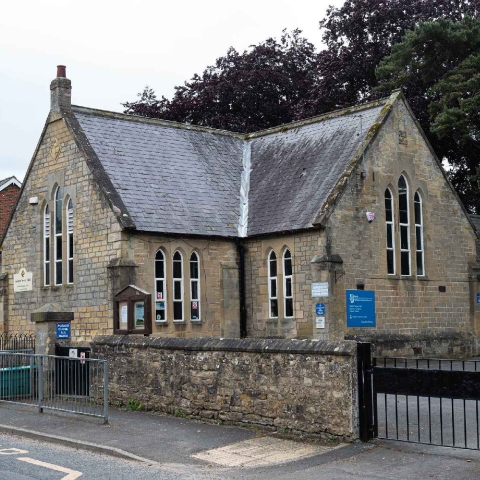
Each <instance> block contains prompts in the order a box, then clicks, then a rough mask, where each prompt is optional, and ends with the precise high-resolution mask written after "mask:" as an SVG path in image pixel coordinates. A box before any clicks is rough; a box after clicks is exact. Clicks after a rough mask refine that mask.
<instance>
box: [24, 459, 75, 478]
mask: <svg viewBox="0 0 480 480" xmlns="http://www.w3.org/2000/svg"><path fill="white" fill-rule="evenodd" d="M17 460H21V461H22V462H27V463H31V464H32V465H38V466H39V467H45V468H49V469H50V470H56V471H57V472H62V473H67V474H68V475H66V476H65V477H63V478H62V480H75V479H76V478H79V477H81V476H82V475H83V473H82V472H77V471H76V470H70V469H69V468H65V467H60V466H59V465H54V464H53V463H47V462H41V461H40V460H35V459H34V458H28V457H19V458H17Z"/></svg>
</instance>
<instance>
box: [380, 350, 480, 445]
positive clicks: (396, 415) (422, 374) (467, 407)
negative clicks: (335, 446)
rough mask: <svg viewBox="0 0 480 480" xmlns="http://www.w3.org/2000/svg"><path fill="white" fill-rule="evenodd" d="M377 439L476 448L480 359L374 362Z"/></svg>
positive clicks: (479, 418)
mask: <svg viewBox="0 0 480 480" xmlns="http://www.w3.org/2000/svg"><path fill="white" fill-rule="evenodd" d="M373 365H374V368H373V394H374V395H373V396H374V415H375V427H376V435H375V436H378V437H379V438H386V439H393V440H398V441H404V442H412V443H423V444H428V445H442V446H449V447H457V448H466V449H473V450H479V449H480V415H479V401H480V361H479V360H450V359H436V358H435V359H412V358H376V359H374V364H373Z"/></svg>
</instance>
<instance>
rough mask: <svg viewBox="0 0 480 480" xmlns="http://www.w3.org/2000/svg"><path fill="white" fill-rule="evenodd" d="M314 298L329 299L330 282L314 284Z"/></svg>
mask: <svg viewBox="0 0 480 480" xmlns="http://www.w3.org/2000/svg"><path fill="white" fill-rule="evenodd" d="M312 297H328V282H322V283H312Z"/></svg>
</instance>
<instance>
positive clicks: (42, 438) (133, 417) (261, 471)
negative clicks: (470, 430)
mask: <svg viewBox="0 0 480 480" xmlns="http://www.w3.org/2000/svg"><path fill="white" fill-rule="evenodd" d="M110 416H111V423H110V425H103V424H102V422H101V420H97V419H90V418H86V417H73V416H68V415H63V414H51V413H43V414H39V413H37V412H36V411H35V410H33V409H30V408H27V407H22V406H18V405H10V404H4V403H0V424H1V427H0V431H2V432H3V433H15V436H9V438H11V439H12V440H11V442H10V443H12V445H13V444H15V442H16V441H18V442H22V441H26V440H22V437H23V436H30V437H33V438H36V439H37V443H38V444H39V447H38V448H34V447H33V446H29V448H26V449H28V450H29V451H31V452H38V455H37V453H35V454H33V453H31V455H32V457H34V458H38V459H42V458H47V461H51V460H49V459H52V458H53V459H55V458H56V457H55V455H58V453H55V452H54V451H53V450H52V453H48V451H47V450H45V449H47V446H48V445H50V444H49V443H48V442H50V441H54V442H57V443H60V444H61V446H56V445H55V446H51V449H54V448H61V449H64V451H65V452H67V451H72V452H73V451H74V450H72V449H68V448H65V446H76V447H77V448H78V449H80V450H83V449H86V450H88V449H90V450H94V452H96V453H91V452H83V453H82V456H81V458H82V462H83V464H84V465H85V468H84V469H83V471H84V475H83V476H82V478H101V477H95V476H90V475H91V474H88V472H89V471H92V470H91V469H87V468H86V465H87V464H88V465H90V462H91V463H92V465H94V466H95V469H96V471H98V470H99V469H101V468H105V469H112V468H113V467H111V465H112V460H113V461H114V462H119V463H118V465H124V466H125V470H124V472H125V475H126V476H123V474H121V475H119V474H118V473H117V474H116V475H115V478H129V479H135V478H192V479H201V478H222V479H250V480H260V479H265V478H276V479H287V478H288V479H298V480H310V479H335V480H337V479H338V480H350V479H353V478H369V479H389V480H403V479H431V478H435V479H445V480H447V479H452V478H454V479H455V480H470V479H472V480H473V479H479V478H480V451H475V450H462V449H458V448H447V447H432V446H426V445H417V444H409V443H404V442H395V441H387V440H380V441H376V442H374V443H370V444H361V443H354V444H349V445H340V446H339V445H326V446H317V445H312V444H310V443H308V442H299V443H294V445H299V446H300V448H302V447H304V448H305V450H308V449H309V448H310V449H313V450H312V451H313V453H310V454H309V455H307V456H304V457H299V458H293V459H292V460H291V461H288V459H286V456H285V453H286V451H287V450H288V448H290V446H288V445H287V444H288V443H289V442H288V441H285V445H286V446H285V445H284V444H282V443H281V442H283V441H284V440H279V439H278V437H277V436H275V435H273V436H272V435H269V436H265V435H263V434H262V433H261V432H257V431H254V430H248V429H243V428H237V427H230V426H224V425H211V424H203V423H200V422H196V421H193V420H188V419H182V418H176V417H169V416H164V415H158V414H153V413H146V412H130V411H122V410H117V409H112V410H111V415H110ZM32 432H33V433H32ZM35 432H36V433H35ZM0 435H1V433H0ZM19 435H20V436H19ZM65 439H69V440H70V443H69V442H68V441H66V440H65ZM28 441H31V440H28ZM258 441H260V442H261V441H266V442H267V443H268V442H270V441H271V442H272V445H273V447H274V448H277V450H278V451H277V452H274V455H272V454H271V453H270V457H269V458H270V459H273V461H271V462H270V463H268V464H261V463H259V464H256V465H254V466H245V465H241V464H240V463H237V464H235V462H233V463H231V464H228V465H227V464H222V463H221V461H223V460H225V458H227V459H228V460H229V461H231V459H232V458H235V455H234V456H233V457H232V455H231V454H230V456H228V455H226V454H225V452H223V453H221V454H219V453H218V452H219V451H220V452H222V451H223V450H224V449H230V451H233V452H234V454H240V453H241V452H242V449H243V451H244V452H245V451H246V450H248V448H245V445H248V444H249V442H258ZM75 442H83V443H77V445H75ZM275 442H279V443H278V444H276V443H275ZM264 443H265V442H264ZM291 443H292V442H290V444H291ZM275 445H277V447H275ZM40 447H41V448H40ZM95 447H98V448H95ZM237 447H238V448H237ZM287 447H288V448H287ZM18 448H22V447H21V446H19V447H18ZM49 448H50V447H49ZM236 448H237V450H235V449H236ZM250 448H251V447H250ZM262 448H263V447H258V448H257V449H258V450H261V449H262ZM315 449H317V450H315ZM205 452H206V453H207V456H206V457H205V455H204V454H205ZM209 452H213V453H212V455H211V456H210V457H209V456H208V454H209ZM215 452H217V453H215ZM98 453H109V454H113V455H120V456H122V454H123V453H124V455H123V456H124V458H122V459H118V458H117V459H112V457H107V456H105V455H98ZM47 454H48V455H49V456H48V455H47ZM253 454H255V452H253ZM35 455H37V456H35ZM45 455H47V456H45ZM129 455H131V457H129ZM194 455H195V456H194ZM202 455H204V458H203V459H202ZM134 456H135V457H141V458H140V459H139V458H137V461H131V459H133V458H134ZM76 458H77V457H75V458H73V457H72V460H71V461H70V460H69V459H70V457H69V455H68V454H67V453H64V454H62V456H61V458H60V459H61V460H65V462H64V463H68V462H70V463H68V465H69V468H76V469H79V470H81V465H82V463H81V462H80V463H79V462H78V460H77V459H76ZM79 458H80V457H79ZM129 458H130V461H129ZM205 458H207V460H206V459H205ZM208 458H210V459H211V460H210V461H209V460H208ZM102 459H103V460H102ZM142 459H143V461H142ZM218 459H220V463H218V462H217V460H218ZM275 459H276V461H275ZM138 460H140V461H138ZM67 461H68V462H67ZM11 464H12V468H20V467H17V465H20V464H21V462H18V461H15V462H14V461H13V460H11ZM102 465H103V467H102ZM114 465H117V463H114ZM147 467H148V468H147ZM22 468H24V469H25V468H26V467H25V466H24V465H23V464H22ZM92 468H93V467H92ZM127 472H129V473H128V475H127ZM148 472H150V474H149V473H148ZM112 474H113V470H112ZM12 478H16V477H14V476H13V477H12ZM25 478H26V477H25ZM28 478H37V477H35V476H34V477H28ZM38 478H40V477H38ZM52 478H53V477H52ZM105 478H106V477H105ZM112 478H113V477H112Z"/></svg>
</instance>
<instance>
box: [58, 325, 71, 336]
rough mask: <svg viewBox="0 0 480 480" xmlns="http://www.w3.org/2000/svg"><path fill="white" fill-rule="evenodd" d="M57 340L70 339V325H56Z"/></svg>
mask: <svg viewBox="0 0 480 480" xmlns="http://www.w3.org/2000/svg"><path fill="white" fill-rule="evenodd" d="M57 338H70V323H69V322H62V323H57Z"/></svg>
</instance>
